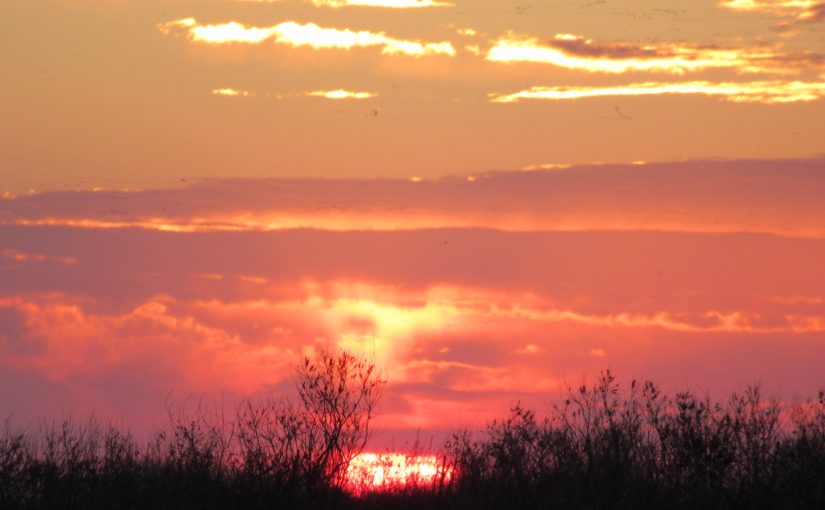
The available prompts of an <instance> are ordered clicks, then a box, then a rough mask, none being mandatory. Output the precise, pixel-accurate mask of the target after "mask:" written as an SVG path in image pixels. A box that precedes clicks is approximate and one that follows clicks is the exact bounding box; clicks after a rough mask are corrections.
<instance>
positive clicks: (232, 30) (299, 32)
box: [158, 18, 455, 57]
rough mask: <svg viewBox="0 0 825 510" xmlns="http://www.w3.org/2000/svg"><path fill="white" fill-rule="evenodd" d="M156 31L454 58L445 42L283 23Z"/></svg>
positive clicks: (178, 23) (170, 26)
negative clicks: (371, 48)
mask: <svg viewBox="0 0 825 510" xmlns="http://www.w3.org/2000/svg"><path fill="white" fill-rule="evenodd" d="M158 30H160V32H162V33H164V34H171V33H173V32H175V31H179V30H182V31H184V32H185V33H186V34H187V36H188V37H189V39H191V40H192V41H194V42H198V43H205V44H232V43H243V44H261V43H263V42H266V41H269V40H271V41H273V42H276V43H280V44H287V45H290V46H294V47H302V46H309V47H311V48H315V49H322V48H323V49H327V48H336V49H351V48H365V47H379V48H381V53H382V54H385V55H397V54H400V55H409V56H414V57H421V56H425V55H449V56H454V55H455V49H454V48H453V46H452V44H450V43H449V42H435V43H431V42H421V41H413V40H405V39H396V38H394V37H389V36H387V35H386V34H384V32H370V31H366V30H359V31H354V30H350V29H348V28H345V29H338V28H325V27H321V26H318V25H316V24H315V23H305V24H302V23H297V22H295V21H285V22H283V23H279V24H277V25H274V26H271V27H250V26H246V25H243V24H241V23H238V22H236V21H231V22H228V23H221V24H217V25H199V24H198V23H197V22H196V20H195V19H193V18H184V19H180V20H175V21H170V22H167V23H161V24H160V25H158Z"/></svg>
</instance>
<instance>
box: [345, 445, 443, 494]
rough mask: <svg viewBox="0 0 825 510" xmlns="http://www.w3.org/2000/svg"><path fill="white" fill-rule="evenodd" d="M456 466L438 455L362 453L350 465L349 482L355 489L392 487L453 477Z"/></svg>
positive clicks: (423, 483)
mask: <svg viewBox="0 0 825 510" xmlns="http://www.w3.org/2000/svg"><path fill="white" fill-rule="evenodd" d="M452 476H453V469H452V468H451V467H449V466H446V465H445V464H444V461H443V460H440V459H439V458H438V457H436V456H435V455H408V454H404V453H362V454H360V455H357V456H355V458H353V459H352V460H351V461H350V463H349V466H348V467H347V486H348V487H349V488H350V490H352V491H353V492H355V493H361V492H370V491H375V490H392V489H394V488H399V487H405V486H410V485H418V486H420V485H435V484H439V483H444V482H447V481H449V480H450V479H451V478H452Z"/></svg>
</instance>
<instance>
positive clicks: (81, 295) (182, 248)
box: [0, 0, 825, 444]
mask: <svg viewBox="0 0 825 510" xmlns="http://www.w3.org/2000/svg"><path fill="white" fill-rule="evenodd" d="M690 4H691V5H689V6H687V5H686V2H681V1H680V2H677V1H669V0H668V1H662V0H659V1H655V2H654V1H642V0H633V1H626V2H614V1H612V0H606V1H603V2H591V3H583V2H548V3H544V4H542V3H520V2H517V1H513V2H503V1H501V0H496V1H493V0H489V1H488V0H477V1H474V2H460V1H455V2H454V1H427V0H330V1H326V0H280V1H255V0H245V1H240V0H235V1H232V0H214V1H205V0H204V1H195V0H188V1H187V0H140V1H138V0H120V1H115V0H105V1H104V0H73V1H68V0H43V1H38V2H33V1H28V0H25V1H24V0H11V1H9V2H6V3H5V4H4V6H3V9H2V10H3V15H2V16H0V38H2V40H1V41H0V57H2V62H3V67H2V69H3V70H2V80H0V91H2V95H0V116H2V118H3V122H2V123H0V140H2V142H0V415H8V414H11V413H14V414H15V415H16V416H20V417H22V418H23V419H28V418H32V417H35V416H38V415H41V414H44V413H46V414H60V413H64V414H65V413H87V412H97V413H98V414H99V415H103V416H112V417H117V418H120V419H123V421H124V422H126V423H129V424H132V425H133V426H135V427H137V428H138V429H141V430H148V428H149V427H150V426H151V425H153V424H157V423H162V421H163V418H164V416H165V414H164V413H165V410H164V402H165V401H166V399H167V397H168V396H169V395H170V392H171V393H172V394H173V395H176V396H180V397H185V396H186V395H201V394H205V395H210V396H216V395H223V396H225V397H226V398H228V399H230V400H231V399H233V398H236V397H238V396H240V395H252V394H256V393H259V392H265V391H275V392H284V391H287V392H288V391H289V390H290V388H291V386H290V382H289V376H290V366H291V364H292V363H294V362H295V361H296V360H297V359H298V358H299V356H301V354H302V353H304V352H307V350H308V349H311V348H312V347H313V346H316V345H334V346H338V347H341V348H346V349H350V350H354V351H356V352H359V353H364V354H366V355H369V356H372V357H374V359H375V360H376V361H377V362H378V363H379V365H380V366H381V367H382V368H383V369H384V370H385V371H386V374H387V378H388V380H389V386H388V388H387V392H386V394H385V399H384V401H383V404H382V407H381V409H380V417H379V418H378V421H379V423H378V428H379V430H383V431H384V434H383V439H382V441H383V442H384V443H383V444H390V443H391V442H392V441H394V439H393V438H395V437H402V436H403V432H404V431H410V430H416V429H419V428H421V429H423V430H425V431H437V430H442V429H448V428H455V427H461V426H476V425H480V424H482V423H483V422H484V420H487V419H490V418H493V417H497V416H500V415H502V414H503V413H504V412H506V410H507V409H508V407H509V406H510V404H512V403H513V402H515V401H518V400H521V401H523V402H528V403H531V404H537V405H539V404H540V403H541V402H546V401H547V400H548V399H550V398H553V397H555V396H557V395H558V393H559V391H560V390H561V389H562V388H563V387H564V385H565V384H567V383H570V384H576V383H578V382H579V381H581V378H582V377H584V376H588V375H589V376H592V375H593V374H595V373H597V372H598V371H599V370H601V369H604V368H611V369H613V370H614V372H616V373H618V375H619V376H620V377H623V378H631V377H642V378H643V377H652V378H654V379H656V380H658V381H660V382H662V383H663V384H664V385H665V387H666V388H669V389H683V388H685V386H687V387H689V388H691V389H701V390H704V389H709V390H711V391H713V392H718V394H721V392H724V391H729V390H732V389H738V388H741V387H742V385H744V384H746V383H749V382H754V381H762V382H764V383H765V384H766V386H767V390H768V391H769V392H776V393H781V394H782V395H784V396H787V397H793V396H796V395H808V394H811V393H812V392H813V391H815V390H816V389H817V387H818V386H821V385H822V384H825V379H823V372H822V370H821V365H822V360H823V359H825V159H823V151H822V147H825V120H823V119H825V107H823V104H825V101H823V97H825V52H823V42H825V37H823V36H824V35H825V7H823V6H824V5H825V4H822V3H820V2H816V1H795V2H785V1H783V0H703V1H696V2H690ZM396 433H397V434H398V436H396V435H394V434H396ZM403 437H407V436H403Z"/></svg>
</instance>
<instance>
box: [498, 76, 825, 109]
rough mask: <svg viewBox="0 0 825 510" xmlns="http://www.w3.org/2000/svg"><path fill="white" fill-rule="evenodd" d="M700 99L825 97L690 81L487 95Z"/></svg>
mask: <svg viewBox="0 0 825 510" xmlns="http://www.w3.org/2000/svg"><path fill="white" fill-rule="evenodd" d="M669 94H680V95H701V96H712V97H718V98H720V99H722V100H724V101H730V102H735V103H764V104H779V103H798V102H810V101H817V100H819V99H822V98H823V97H825V83H820V82H801V81H792V82H785V81H778V80H777V81H756V82H722V83H713V82H708V81H692V82H680V83H666V82H664V83H663V82H644V83H631V84H628V85H619V86H614V87H542V86H536V87H531V88H530V89H528V90H522V91H519V92H515V93H512V94H490V100H491V101H493V102H495V103H513V102H517V101H521V100H523V99H545V100H552V101H563V100H570V99H582V98H591V97H607V96H658V95H669Z"/></svg>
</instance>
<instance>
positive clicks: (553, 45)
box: [486, 34, 821, 75]
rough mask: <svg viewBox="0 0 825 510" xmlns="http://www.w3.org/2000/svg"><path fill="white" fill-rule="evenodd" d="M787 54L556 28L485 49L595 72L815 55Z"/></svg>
mask: <svg viewBox="0 0 825 510" xmlns="http://www.w3.org/2000/svg"><path fill="white" fill-rule="evenodd" d="M791 57H792V56H788V55H783V54H781V53H779V52H777V51H776V50H775V49H772V48H755V49H720V48H707V47H700V46H695V45H679V44H667V43H660V44H656V45H639V44H626V43H597V42H595V41H593V40H592V39H587V38H584V37H582V36H579V35H573V34H556V35H555V36H554V37H553V39H552V40H550V41H549V42H546V43H545V42H541V41H539V40H538V39H537V38H534V37H520V36H517V35H514V34H509V35H507V36H505V37H502V38H499V39H498V40H497V41H496V42H495V44H494V45H493V47H492V48H490V50H489V51H488V52H487V55H486V59H487V60H488V61H491V62H536V63H543V64H550V65H554V66H557V67H563V68H566V69H575V70H581V71H587V72H591V73H612V74H619V73H627V72H630V71H647V72H661V73H668V74H677V75H683V74H686V73H688V72H697V71H703V70H707V69H731V70H734V71H737V72H746V73H780V74H788V73H793V72H796V71H798V70H799V69H800V68H801V67H803V65H802V63H804V62H807V63H808V64H807V65H810V62H809V61H816V62H819V61H820V60H821V58H820V57H819V56H817V55H797V56H793V58H791Z"/></svg>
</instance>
